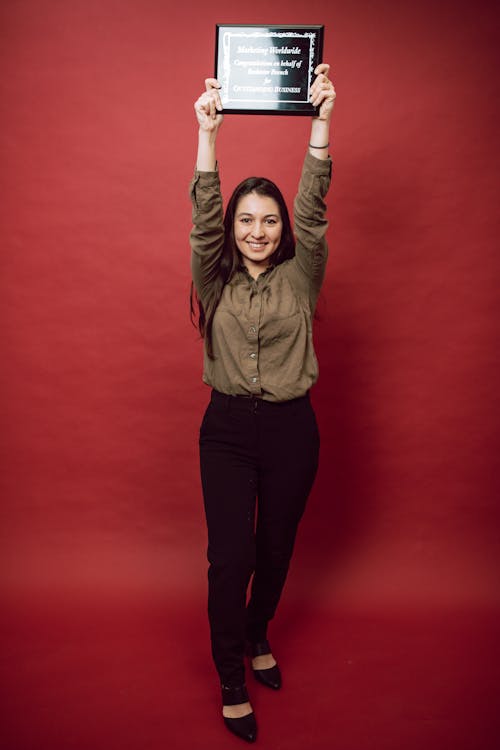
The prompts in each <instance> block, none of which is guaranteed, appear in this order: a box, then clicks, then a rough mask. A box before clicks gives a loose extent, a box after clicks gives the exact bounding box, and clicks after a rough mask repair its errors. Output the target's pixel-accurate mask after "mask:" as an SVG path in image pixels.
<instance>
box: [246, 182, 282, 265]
mask: <svg viewBox="0 0 500 750" xmlns="http://www.w3.org/2000/svg"><path fill="white" fill-rule="evenodd" d="M282 226H283V222H282V220H281V214H280V209H279V206H278V204H277V203H276V201H275V200H274V199H273V198H271V197H270V196H266V195H259V194H258V193H256V192H252V193H248V195H244V196H242V197H241V198H240V200H239V201H238V205H237V206H236V216H235V220H234V239H235V242H236V247H237V248H238V250H239V252H240V253H241V258H242V262H243V264H244V266H245V267H246V269H247V270H248V273H249V274H250V276H252V278H254V279H256V278H257V277H258V275H259V274H260V273H262V271H265V269H266V268H268V266H269V264H270V263H271V256H272V255H273V254H274V252H275V251H276V250H277V249H278V247H279V244H280V241H281V231H282Z"/></svg>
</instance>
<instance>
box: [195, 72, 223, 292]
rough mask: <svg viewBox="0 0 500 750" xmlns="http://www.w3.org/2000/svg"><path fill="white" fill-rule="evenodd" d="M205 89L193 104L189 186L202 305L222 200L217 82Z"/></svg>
mask: <svg viewBox="0 0 500 750" xmlns="http://www.w3.org/2000/svg"><path fill="white" fill-rule="evenodd" d="M205 89H206V90H205V91H204V92H203V94H201V96H200V97H199V98H198V99H197V100H196V102H195V104H194V109H195V113H196V119H197V120H198V126H199V127H198V155H197V161H196V170H195V174H194V177H193V179H192V180H191V183H190V186H189V192H190V196H191V203H192V207H193V210H192V217H193V227H192V229H191V233H190V243H191V270H192V275H193V282H194V285H195V288H196V291H197V294H198V297H199V298H200V299H201V300H202V302H203V303H205V301H206V300H207V299H209V297H210V294H211V290H212V288H213V285H214V283H216V282H217V278H218V275H219V265H220V258H221V253H222V247H223V244H224V225H223V207H222V196H221V193H220V184H219V173H218V171H217V161H216V155H215V142H216V139H217V133H218V131H219V128H220V126H221V124H222V120H223V116H222V115H221V114H220V111H221V109H222V105H221V101H220V96H219V83H218V81H216V80H215V78H207V79H206V81H205Z"/></svg>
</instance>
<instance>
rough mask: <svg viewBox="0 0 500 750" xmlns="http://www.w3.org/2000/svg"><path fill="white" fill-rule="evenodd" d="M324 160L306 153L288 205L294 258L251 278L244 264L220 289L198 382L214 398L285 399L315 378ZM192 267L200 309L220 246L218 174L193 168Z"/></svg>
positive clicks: (323, 254) (327, 166)
mask: <svg viewBox="0 0 500 750" xmlns="http://www.w3.org/2000/svg"><path fill="white" fill-rule="evenodd" d="M331 168H332V165H331V161H330V159H327V160H322V159H317V158H315V157H314V156H312V155H311V154H309V153H307V154H306V157H305V160H304V164H303V168H302V174H301V178H300V182H299V189H298V192H297V196H296V198H295V201H294V232H295V238H296V248H295V257H293V258H292V259H290V260H286V261H284V262H283V263H280V264H279V265H277V266H273V265H270V266H269V267H268V268H267V269H266V270H265V271H264V272H263V273H261V274H260V275H259V276H258V277H257V279H253V278H252V277H251V276H250V274H249V273H248V271H247V269H246V268H245V266H243V265H242V266H241V267H240V268H239V270H237V271H236V272H235V273H234V274H233V276H232V278H231V279H230V280H229V282H228V283H227V284H226V285H225V286H224V289H223V292H222V297H221V299H220V302H219V304H218V307H217V310H216V312H215V316H214V320H213V327H212V347H213V355H214V357H213V359H211V358H210V357H209V356H208V354H207V352H206V347H205V356H204V369H203V380H204V382H205V383H207V384H208V385H210V386H212V387H213V388H215V389H216V390H217V391H220V392H221V393H226V394H229V395H233V396H237V395H241V396H251V395H254V396H257V397H260V398H263V399H265V400H268V401H287V400H289V399H292V398H297V397H299V396H303V395H304V394H305V393H306V392H307V391H308V390H309V389H310V387H311V386H312V385H313V384H314V383H315V382H316V380H317V379H318V362H317V359H316V354H315V352H314V346H313V336H312V319H313V316H314V309H315V306H316V301H317V298H318V294H319V291H320V287H321V284H322V282H323V278H324V274H325V266H326V260H327V255H328V252H327V245H326V240H325V233H326V230H327V227H328V222H327V220H326V205H325V203H324V198H325V196H326V194H327V192H328V188H329V186H330V179H331ZM190 194H191V200H192V204H193V229H192V231H191V249H192V255H191V268H192V274H193V281H194V285H195V288H196V291H197V294H198V296H199V298H200V300H201V303H202V304H203V300H204V298H205V299H206V298H207V295H208V293H209V290H210V283H211V280H212V279H213V278H214V270H215V271H216V268H217V263H218V261H219V259H220V256H221V252H222V246H223V243H224V225H223V207H222V197H221V192H220V182H219V174H218V172H217V171H215V172H200V171H195V174H194V178H193V180H192V181H191V185H190Z"/></svg>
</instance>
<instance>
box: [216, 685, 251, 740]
mask: <svg viewBox="0 0 500 750" xmlns="http://www.w3.org/2000/svg"><path fill="white" fill-rule="evenodd" d="M221 689H222V705H223V706H237V705H238V704H239V703H246V702H247V701H248V693H247V689H246V686H245V685H242V686H241V687H236V688H233V687H226V686H225V685H222V686H221ZM222 718H223V719H224V724H225V725H226V727H227V728H228V729H229V731H230V732H232V733H233V734H235V735H236V736H237V737H239V738H240V739H242V740H246V742H255V740H256V739H257V722H256V721H255V714H254V713H253V711H252V712H251V713H249V714H247V715H246V716H241V717H240V718H238V719H232V718H230V717H229V716H223V717H222Z"/></svg>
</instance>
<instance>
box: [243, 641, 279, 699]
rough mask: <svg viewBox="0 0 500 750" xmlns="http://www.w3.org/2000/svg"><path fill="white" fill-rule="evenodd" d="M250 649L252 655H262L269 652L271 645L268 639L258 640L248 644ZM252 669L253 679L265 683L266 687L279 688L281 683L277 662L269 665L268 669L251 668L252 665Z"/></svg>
mask: <svg viewBox="0 0 500 750" xmlns="http://www.w3.org/2000/svg"><path fill="white" fill-rule="evenodd" d="M250 649H251V655H252V656H264V654H270V653H271V646H270V645H269V641H267V640H265V641H259V643H252V644H251V645H250ZM252 670H253V674H254V677H255V679H256V680H257V681H258V682H260V683H261V684H262V685H265V686H266V687H268V688H272V689H273V690H279V689H280V687H281V685H282V681H281V672H280V668H279V667H278V665H277V664H275V665H274V667H269V668H268V669H253V667H252Z"/></svg>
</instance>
